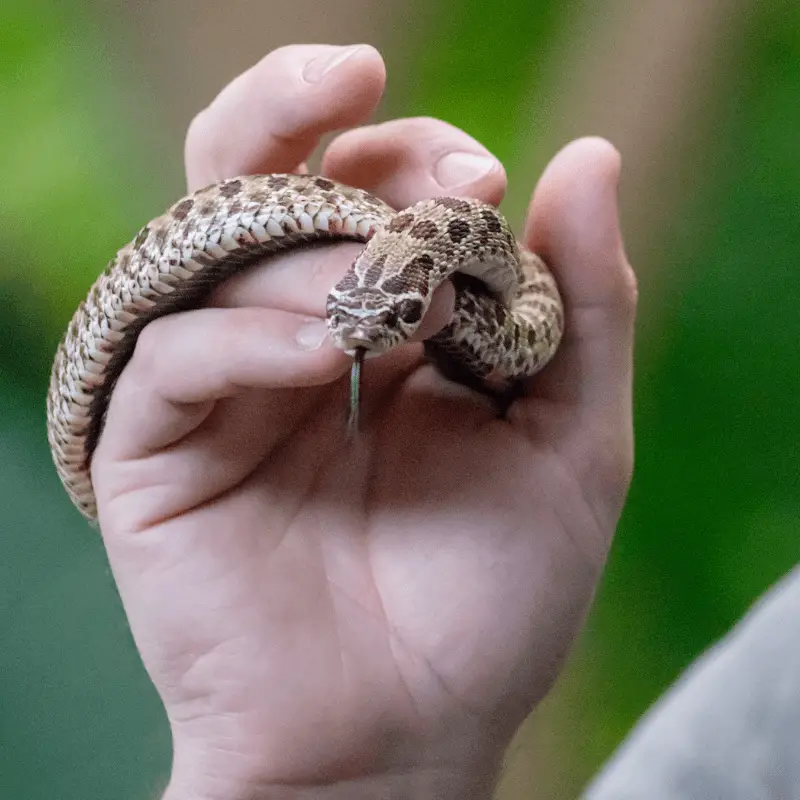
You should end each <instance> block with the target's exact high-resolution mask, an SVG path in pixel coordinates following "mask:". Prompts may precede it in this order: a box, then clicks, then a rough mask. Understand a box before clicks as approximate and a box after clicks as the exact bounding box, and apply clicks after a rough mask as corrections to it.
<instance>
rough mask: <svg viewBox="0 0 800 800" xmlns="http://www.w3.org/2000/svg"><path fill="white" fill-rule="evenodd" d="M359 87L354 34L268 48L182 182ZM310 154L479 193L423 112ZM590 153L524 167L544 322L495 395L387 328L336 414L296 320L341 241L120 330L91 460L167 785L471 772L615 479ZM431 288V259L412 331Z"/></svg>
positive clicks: (360, 52)
mask: <svg viewBox="0 0 800 800" xmlns="http://www.w3.org/2000/svg"><path fill="white" fill-rule="evenodd" d="M326 60H327V61H328V62H329V63H328V67H329V71H327V72H322V70H321V67H320V65H321V64H323V63H324V62H325V61H326ZM383 84H384V69H383V64H382V61H381V59H380V56H379V55H378V54H377V53H376V52H375V51H374V50H373V49H371V48H369V47H360V48H357V49H352V50H347V49H344V48H332V47H327V46H294V47H288V48H283V49H281V50H278V51H275V52H273V53H271V54H270V55H269V56H267V57H266V58H265V59H264V60H263V61H262V62H261V63H260V64H258V65H257V66H255V67H254V68H253V69H252V70H250V71H248V72H247V73H245V74H244V75H242V76H240V77H239V78H237V79H236V80H235V81H234V82H233V83H232V84H231V85H229V86H228V87H227V88H226V89H225V90H224V91H223V92H222V93H221V94H220V96H219V97H218V98H217V99H216V100H215V102H214V103H213V104H212V105H211V106H210V107H209V108H208V109H207V110H206V111H204V112H203V113H201V114H200V115H199V116H198V117H197V118H196V120H195V121H194V123H193V124H192V126H191V128H190V131H189V135H188V138H187V147H186V166H187V174H188V181H189V188H190V189H192V190H193V189H197V188H200V187H201V186H203V185H205V184H208V183H210V182H213V181H216V180H220V179H223V178H229V177H233V176H235V175H238V174H245V173H255V172H288V171H292V170H294V169H302V166H301V165H302V164H303V162H304V161H305V159H306V158H307V157H308V156H309V155H310V153H311V151H312V150H313V148H314V146H315V145H316V143H317V140H318V137H319V136H321V135H322V134H324V133H326V132H328V131H332V130H337V129H342V128H345V127H347V126H351V125H354V124H357V123H360V122H362V121H364V120H365V119H366V118H367V116H368V115H369V114H370V112H371V111H372V110H373V109H374V107H375V106H376V105H377V103H378V100H379V98H380V95H381V93H382V90H383ZM322 172H323V173H324V174H325V175H327V176H329V177H331V178H333V179H335V180H338V181H341V182H343V183H348V184H351V185H356V186H360V187H363V188H365V189H368V190H370V191H372V192H374V193H375V194H378V195H379V196H381V197H382V198H383V199H384V200H386V201H387V202H388V203H390V204H391V205H393V206H395V207H398V208H402V207H405V206H407V205H410V204H412V203H414V202H416V201H417V200H419V199H422V198H424V197H428V196H434V195H443V194H454V195H463V196H470V197H478V198H480V199H482V200H485V201H488V202H498V201H499V200H500V199H501V197H502V195H503V193H504V190H505V174H504V171H503V169H502V167H501V165H500V164H499V163H498V162H497V161H496V160H495V159H493V158H492V157H491V156H490V155H489V154H488V153H487V152H486V151H485V150H484V148H482V147H481V146H480V145H479V144H478V143H476V142H475V141H474V140H472V139H471V138H470V137H468V136H467V135H466V134H464V133H463V132H461V131H459V130H457V129H455V128H452V127H451V126H449V125H446V124H445V123H442V122H439V121H436V120H432V119H406V120H394V121H391V122H387V123H384V124H382V125H376V126H367V127H362V128H358V129H355V130H350V131H347V132H345V133H343V134H341V135H340V136H339V137H338V138H337V139H335V140H334V141H333V143H332V144H331V145H330V146H329V147H328V148H327V150H326V152H325V155H324V158H323V165H322ZM618 172H619V158H618V156H617V154H616V152H615V151H614V150H613V148H612V147H611V146H610V145H609V144H607V143H606V142H604V141H602V140H597V139H585V140H580V141H578V142H575V143H573V144H571V145H570V146H568V147H567V148H565V149H564V150H563V151H562V152H561V153H559V154H558V155H557V156H556V158H555V159H554V160H553V162H552V163H551V164H550V166H549V167H548V168H547V170H546V172H545V174H544V176H543V178H542V179H541V181H540V183H539V186H538V188H537V190H536V193H535V195H534V199H533V202H532V204H531V209H530V212H529V216H528V220H527V224H526V228H525V233H524V237H523V238H524V241H525V242H526V243H527V244H528V246H529V247H531V249H534V250H535V251H536V252H538V253H539V254H541V255H542V256H543V257H544V258H545V260H546V261H547V262H548V264H549V265H550V266H551V268H552V269H553V271H554V273H555V274H556V277H557V279H558V281H559V284H560V288H561V290H562V294H563V297H564V300H565V305H566V313H567V316H566V331H565V335H564V339H563V341H562V344H561V347H560V350H559V352H558V353H557V355H556V357H555V359H554V361H553V362H552V364H551V365H550V366H548V367H547V368H546V370H545V371H544V372H543V373H541V374H540V375H539V376H537V377H536V378H535V379H533V380H532V381H531V382H530V387H529V391H528V392H527V394H526V395H525V396H524V397H522V398H521V399H519V400H518V401H516V402H515V403H514V405H513V406H512V407H511V409H510V411H509V413H508V415H507V419H504V420H498V419H497V418H496V415H495V412H494V410H493V408H492V406H491V404H490V403H489V402H488V401H487V400H486V399H485V398H483V397H481V396H478V395H476V394H475V393H473V392H471V391H469V390H467V389H465V388H463V387H460V386H456V385H454V384H451V383H448V382H447V381H445V380H444V379H443V378H441V377H440V376H439V375H438V374H437V373H436V372H435V371H434V370H433V368H432V367H431V366H430V365H427V364H425V363H424V361H423V359H422V347H421V345H420V344H414V345H409V346H407V347H404V348H401V349H399V350H397V351H394V352H392V353H390V354H389V355H387V356H384V357H381V358H379V359H374V360H371V361H370V362H369V363H368V364H367V366H366V369H365V377H364V383H363V409H362V411H363V418H362V427H363V434H362V436H361V437H360V439H359V441H358V442H357V443H356V444H350V443H348V442H347V441H346V440H345V436H344V419H345V415H346V405H347V399H346V398H347V379H346V373H347V371H348V367H349V363H350V360H349V358H348V357H347V356H345V355H344V354H343V353H342V352H340V351H338V350H336V349H334V348H333V347H332V346H331V345H330V344H329V343H328V342H327V341H322V336H323V333H324V331H325V323H324V313H325V300H326V296H327V293H328V291H329V289H330V287H331V286H333V285H334V283H336V282H337V280H338V279H339V278H340V277H341V276H342V275H343V274H344V272H345V271H346V269H347V267H348V265H349V263H350V262H351V261H352V258H353V256H354V254H355V253H356V252H358V250H359V246H354V245H349V244H347V245H345V244H341V245H335V246H330V247H326V248H313V249H309V250H307V251H303V252H294V253H291V254H289V255H286V256H282V257H280V258H274V259H271V260H270V261H269V263H267V264H263V265H260V266H257V267H255V268H253V269H252V270H250V271H248V272H247V273H246V274H244V275H242V276H239V277H237V278H236V279H234V280H231V281H230V282H229V283H227V284H226V285H225V286H224V287H222V288H221V289H220V290H219V291H218V292H217V293H216V295H215V297H214V300H213V303H212V304H211V305H212V306H213V307H209V308H204V309H199V310H196V311H191V312H187V313H183V314H178V315H173V316H170V317H166V318H163V319H160V320H158V321H156V322H155V323H153V324H151V325H150V326H148V327H147V328H146V329H145V330H144V332H143V333H142V335H141V337H140V339H139V342H138V345H137V348H136V351H135V353H134V356H133V358H132V359H131V361H130V363H129V364H128V366H127V367H126V369H125V370H124V372H123V374H122V376H121V378H120V380H119V382H118V384H117V386H116V388H115V391H114V394H113V396H112V400H111V404H110V408H109V413H108V417H107V421H106V426H105V430H104V433H103V436H102V437H101V440H100V443H99V446H98V448H97V450H96V453H95V456H94V461H93V466H92V476H93V482H94V487H95V494H96V497H97V501H98V510H99V519H100V524H101V529H102V532H103V537H104V541H105V544H106V547H107V550H108V554H109V559H110V562H111V565H112V568H113V571H114V575H115V577H116V580H117V584H118V586H119V590H120V594H121V596H122V599H123V602H124V604H125V609H126V612H127V615H128V619H129V621H130V625H131V629H132V632H133V635H134V637H135V640H136V643H137V646H138V648H139V650H140V652H141V655H142V658H143V660H144V663H145V665H146V667H147V669H148V672H149V674H150V676H151V678H152V680H153V682H154V684H155V686H156V688H157V689H158V691H159V693H160V695H161V698H162V700H163V702H164V705H165V708H166V711H167V714H168V717H169V721H170V725H171V728H172V734H173V743H174V764H173V775H172V781H171V783H170V788H169V789H168V792H167V796H168V797H169V798H172V799H173V800H179V798H190V797H191V798H195V799H197V798H202V800H238V798H248V800H251V799H252V798H261V797H269V798H272V797H285V796H291V797H305V796H309V797H316V796H324V797H339V796H342V797H344V796H346V797H350V798H354V797H362V796H363V797H373V796H380V797H412V796H413V797H417V796H419V797H427V796H430V797H437V798H446V797H450V796H453V797H455V796H458V797H465V796H475V797H478V796H482V795H486V796H488V795H489V794H490V793H491V790H492V787H493V783H494V781H495V779H496V776H497V771H498V769H499V763H500V760H501V758H502V755H503V752H504V749H505V747H506V746H507V744H508V742H509V741H510V739H511V737H512V736H513V734H514V732H515V730H516V729H517V727H518V725H519V724H520V722H521V721H522V720H523V719H524V717H525V716H526V715H527V714H528V713H529V711H530V710H531V709H532V708H533V707H534V706H535V705H536V703H537V702H538V701H539V700H540V699H541V697H542V696H543V695H544V694H545V693H546V691H547V690H548V688H549V686H550V685H551V683H552V681H553V680H554V678H555V677H556V675H557V674H558V671H559V669H560V667H561V665H562V664H563V661H564V658H565V656H566V654H567V652H568V650H569V647H570V644H571V643H572V641H573V639H574V637H575V635H576V633H577V632H578V630H579V628H580V625H581V623H582V620H583V618H584V615H585V613H586V610H587V608H588V605H589V603H590V600H591V597H592V594H593V591H594V587H595V585H596V582H597V579H598V577H599V575H600V574H601V571H602V568H603V564H604V561H605V556H606V552H607V549H608V546H609V543H610V541H611V537H612V534H613V532H614V528H615V526H616V523H617V520H618V517H619V514H620V511H621V508H622V504H623V501H624V497H625V494H626V491H627V487H628V483H629V479H630V473H631V466H632V431H631V427H632V426H631V358H632V355H631V354H632V332H633V320H634V309H635V296H636V291H635V282H634V279H633V276H632V272H631V270H630V268H629V267H628V265H627V262H626V259H625V255H624V252H623V247H622V242H621V237H620V233H619V226H618V220H617V209H616V183H617V178H618ZM451 308H452V288H451V287H450V286H449V285H446V286H445V287H443V288H442V289H441V290H440V291H439V292H438V295H437V298H436V301H435V303H434V305H433V307H432V309H431V311H430V313H429V315H428V317H427V319H426V323H425V328H424V333H425V334H426V335H431V334H432V333H433V332H434V331H435V330H437V329H438V327H440V326H441V325H442V324H444V322H445V321H446V320H447V318H448V315H449V312H450V309H451Z"/></svg>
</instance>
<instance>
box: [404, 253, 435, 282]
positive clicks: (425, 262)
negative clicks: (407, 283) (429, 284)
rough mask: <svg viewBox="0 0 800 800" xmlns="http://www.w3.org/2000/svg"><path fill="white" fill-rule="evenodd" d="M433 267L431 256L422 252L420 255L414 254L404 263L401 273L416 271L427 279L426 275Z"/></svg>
mask: <svg viewBox="0 0 800 800" xmlns="http://www.w3.org/2000/svg"><path fill="white" fill-rule="evenodd" d="M432 269H433V258H432V257H431V256H430V255H428V253H422V254H421V255H418V256H414V258H412V259H411V261H409V262H408V264H406V265H405V266H404V267H403V269H402V272H403V274H411V273H412V272H416V273H418V274H420V275H422V276H423V277H424V278H425V280H427V279H428V276H429V275H430V273H431V270H432Z"/></svg>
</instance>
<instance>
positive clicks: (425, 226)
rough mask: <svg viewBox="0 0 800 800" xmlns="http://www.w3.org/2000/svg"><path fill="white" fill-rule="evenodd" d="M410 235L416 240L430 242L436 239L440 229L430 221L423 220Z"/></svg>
mask: <svg viewBox="0 0 800 800" xmlns="http://www.w3.org/2000/svg"><path fill="white" fill-rule="evenodd" d="M408 233H409V235H410V236H413V237H414V238H415V239H423V240H429V239H434V238H436V234H437V233H438V228H437V227H436V225H435V224H434V223H433V222H431V221H430V220H429V219H423V220H422V221H421V222H418V223H417V224H416V225H414V227H413V228H412V229H411V230H410V231H409V232H408Z"/></svg>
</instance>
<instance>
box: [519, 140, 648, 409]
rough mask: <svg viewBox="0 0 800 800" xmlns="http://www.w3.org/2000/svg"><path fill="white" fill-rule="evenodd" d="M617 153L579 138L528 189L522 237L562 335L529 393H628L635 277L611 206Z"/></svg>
mask: <svg viewBox="0 0 800 800" xmlns="http://www.w3.org/2000/svg"><path fill="white" fill-rule="evenodd" d="M619 171H620V158H619V154H618V153H617V151H616V150H615V149H614V148H613V147H612V146H611V145H610V144H609V143H608V142H606V141H605V140H603V139H597V138H587V139H580V140H578V141H576V142H573V143H572V144H570V145H568V146H567V147H565V148H564V149H563V150H562V151H561V152H560V153H558V155H556V157H555V158H554V159H553V160H552V161H551V163H550V164H549V166H548V167H547V169H546V170H545V172H544V175H543V176H542V178H541V180H540V182H539V185H538V187H537V189H536V192H535V193H534V197H533V201H532V204H531V208H530V212H529V216H528V223H527V225H526V230H525V239H526V242H527V244H528V245H529V247H531V249H533V250H534V251H536V252H537V253H539V254H540V255H541V256H542V257H543V258H544V259H545V261H546V262H547V263H548V264H549V265H550V267H551V269H552V270H553V272H554V273H555V276H556V279H557V281H558V284H559V287H560V290H561V293H562V296H563V299H564V305H565V310H566V322H565V331H564V338H563V341H562V344H561V347H560V349H559V352H558V353H557V354H556V357H555V359H554V362H553V364H552V365H551V368H548V370H547V371H546V372H545V373H543V375H542V379H541V381H539V382H537V384H536V386H537V393H542V392H544V393H546V394H548V395H549V396H551V397H553V398H555V399H559V400H567V401H571V402H580V403H583V404H588V405H595V406H598V405H599V406H607V405H609V404H614V403H619V402H620V401H622V400H624V399H625V398H626V397H628V396H629V394H630V383H631V374H632V349H633V324H634V317H635V310H636V281H635V277H634V274H633V271H632V269H631V267H630V265H629V264H628V261H627V258H626V256H625V251H624V247H623V243H622V234H621V232H620V225H619V215H618V209H617V185H618V181H619Z"/></svg>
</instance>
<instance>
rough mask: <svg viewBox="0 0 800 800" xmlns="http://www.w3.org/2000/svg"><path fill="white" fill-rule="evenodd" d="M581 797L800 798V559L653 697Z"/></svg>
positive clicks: (668, 799) (625, 799)
mask: <svg viewBox="0 0 800 800" xmlns="http://www.w3.org/2000/svg"><path fill="white" fill-rule="evenodd" d="M583 798H584V800H612V798H613V800H633V798H637V800H639V798H647V800H676V799H677V798H682V799H683V798H691V800H695V798H696V799H697V800H800V567H798V568H795V569H794V570H793V572H792V573H790V574H789V576H787V577H786V578H784V580H783V581H781V583H779V584H778V585H777V586H776V587H775V588H773V589H772V590H771V591H770V592H769V593H768V594H767V595H766V596H765V597H763V598H762V599H761V600H760V601H759V602H758V603H757V604H756V606H755V608H754V609H752V610H751V611H750V613H749V614H748V615H747V616H746V617H745V618H744V620H742V621H741V622H740V623H739V624H738V625H737V626H736V628H735V629H734V630H733V632H732V633H731V634H729V635H728V636H727V637H726V638H725V639H724V640H723V641H722V642H720V643H719V644H718V645H717V646H715V647H714V648H713V649H712V650H710V651H709V652H708V653H706V654H705V655H704V656H703V657H702V658H700V659H699V660H698V661H697V662H696V663H695V664H694V665H693V666H692V667H691V668H690V669H689V670H687V672H686V674H685V675H684V676H683V677H682V678H681V679H680V680H679V681H678V683H677V684H676V685H675V686H674V687H673V688H672V689H670V691H669V692H667V694H666V695H665V696H664V697H663V698H662V699H661V700H659V702H658V703H657V704H656V705H655V707H654V708H653V709H652V710H651V711H650V712H649V713H648V714H647V716H646V717H645V718H644V719H643V720H642V722H641V723H639V725H637V727H636V728H635V729H634V731H633V733H632V734H631V736H630V737H629V739H628V740H627V742H626V743H625V744H623V745H622V747H621V748H620V750H619V751H618V752H617V754H616V755H615V756H614V758H613V759H612V760H611V762H610V763H609V764H608V765H607V766H606V767H605V768H604V769H603V771H602V772H601V773H600V775H599V777H598V778H597V779H596V780H595V782H594V783H593V784H592V785H591V786H590V787H589V788H588V789H587V791H586V793H585V794H584V795H583Z"/></svg>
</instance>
